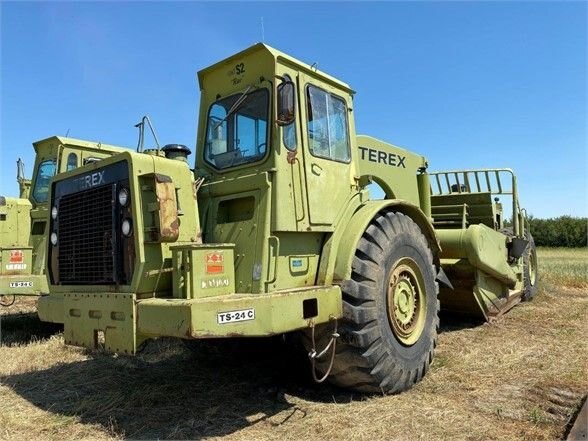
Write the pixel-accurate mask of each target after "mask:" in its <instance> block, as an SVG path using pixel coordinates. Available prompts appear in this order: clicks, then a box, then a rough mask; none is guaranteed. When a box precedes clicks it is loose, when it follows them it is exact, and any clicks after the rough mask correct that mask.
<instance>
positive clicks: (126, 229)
mask: <svg viewBox="0 0 588 441" xmlns="http://www.w3.org/2000/svg"><path fill="white" fill-rule="evenodd" d="M120 229H121V231H122V234H123V236H126V237H129V236H130V235H131V233H132V231H133V226H132V225H131V220H130V219H125V220H124V221H122V225H121V228H120Z"/></svg>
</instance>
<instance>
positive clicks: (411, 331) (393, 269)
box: [305, 212, 439, 393]
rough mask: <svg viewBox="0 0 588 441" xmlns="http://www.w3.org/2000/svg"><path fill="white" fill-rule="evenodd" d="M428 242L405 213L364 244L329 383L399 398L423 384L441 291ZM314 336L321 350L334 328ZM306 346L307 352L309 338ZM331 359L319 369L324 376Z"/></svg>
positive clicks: (382, 218)
mask: <svg viewBox="0 0 588 441" xmlns="http://www.w3.org/2000/svg"><path fill="white" fill-rule="evenodd" d="M435 274H436V272H435V265H434V263H433V255H432V253H431V250H430V248H429V245H428V242H427V239H426V238H425V236H424V235H423V233H422V232H421V230H420V228H419V227H418V226H417V224H416V223H415V222H414V221H413V220H412V219H410V218H409V217H407V216H405V215H403V214H402V213H394V212H381V213H380V214H379V215H378V216H377V217H376V218H375V219H374V220H373V221H372V222H371V223H370V225H369V226H368V228H367V230H366V231H365V233H364V234H363V236H362V237H361V239H360V241H359V243H358V245H357V249H356V252H355V256H354V258H353V262H352V274H351V280H348V281H345V282H344V283H343V284H342V290H343V319H342V320H341V322H340V326H339V333H340V335H341V338H340V340H339V341H338V342H337V354H336V356H335V360H334V364H333V368H332V371H331V375H330V376H329V381H330V382H332V383H333V384H335V385H337V386H341V387H344V388H348V389H352V390H356V391H359V392H366V393H375V392H378V393H398V392H402V391H404V390H406V389H409V388H410V387H411V386H412V385H413V384H415V383H416V382H418V381H420V380H421V379H422V378H423V376H424V375H425V373H426V372H427V370H428V368H429V365H430V363H431V361H432V360H433V351H434V349H435V345H436V341H437V332H438V328H439V316H438V314H439V301H438V299H437V295H438V291H439V288H438V285H437V282H436V281H435ZM327 328H328V327H327V326H325V327H321V328H319V329H318V330H317V337H318V342H319V343H318V345H319V346H320V345H321V343H323V344H324V343H326V342H327V341H328V338H329V336H330V334H329V332H330V329H327ZM306 337H307V338H306V339H305V341H306V344H307V346H308V343H309V339H308V336H306ZM327 365H328V360H325V361H322V362H319V363H317V365H316V367H317V370H318V371H319V372H322V373H324V372H325V371H326V369H327V368H328V366H327Z"/></svg>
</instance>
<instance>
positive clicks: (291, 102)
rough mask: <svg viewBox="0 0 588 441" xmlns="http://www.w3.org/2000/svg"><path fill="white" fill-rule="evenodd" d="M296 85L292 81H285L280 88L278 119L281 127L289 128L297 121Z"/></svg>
mask: <svg viewBox="0 0 588 441" xmlns="http://www.w3.org/2000/svg"><path fill="white" fill-rule="evenodd" d="M294 92H295V87H294V83H293V82H292V81H290V80H285V81H283V82H282V83H281V84H280V85H279V86H278V118H277V119H276V122H277V123H278V125H279V126H287V125H289V124H291V123H293V122H294V120H295V119H296V96H295V93H294Z"/></svg>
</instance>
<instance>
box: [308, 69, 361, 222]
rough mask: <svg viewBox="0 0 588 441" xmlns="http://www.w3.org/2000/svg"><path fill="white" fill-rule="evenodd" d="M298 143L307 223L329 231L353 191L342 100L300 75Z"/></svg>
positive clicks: (342, 97)
mask: <svg viewBox="0 0 588 441" xmlns="http://www.w3.org/2000/svg"><path fill="white" fill-rule="evenodd" d="M301 79H302V81H301V85H302V87H301V90H300V95H301V96H300V102H301V103H303V104H304V105H303V106H302V120H303V124H302V127H303V130H302V132H303V133H302V142H303V145H304V149H303V150H304V172H305V177H306V179H305V181H306V182H305V184H306V191H307V195H308V198H307V200H308V210H309V214H310V223H311V224H312V226H313V227H315V228H316V227H318V228H319V229H320V230H326V231H329V230H331V229H332V225H333V223H334V222H335V220H336V219H337V216H338V214H339V212H340V211H341V210H342V209H343V208H344V207H345V206H346V202H347V200H348V199H349V197H350V194H351V192H352V188H353V179H352V170H351V140H350V130H349V116H348V114H349V111H348V103H347V101H346V98H345V97H344V96H343V95H342V94H337V90H336V89H334V88H330V87H328V86H327V85H325V84H322V83H317V82H314V83H313V81H312V79H311V78H309V77H308V76H306V77H305V76H304V75H303V74H301Z"/></svg>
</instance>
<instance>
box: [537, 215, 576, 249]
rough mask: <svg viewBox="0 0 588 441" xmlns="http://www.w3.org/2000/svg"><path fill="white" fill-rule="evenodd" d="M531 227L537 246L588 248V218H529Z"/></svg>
mask: <svg viewBox="0 0 588 441" xmlns="http://www.w3.org/2000/svg"><path fill="white" fill-rule="evenodd" d="M529 227H530V228H529V229H530V231H531V234H532V235H533V239H534V240H535V245H537V246H541V247H570V248H573V247H585V246H588V218H585V217H572V216H560V217H556V218H551V219H540V218H536V217H533V216H529Z"/></svg>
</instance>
